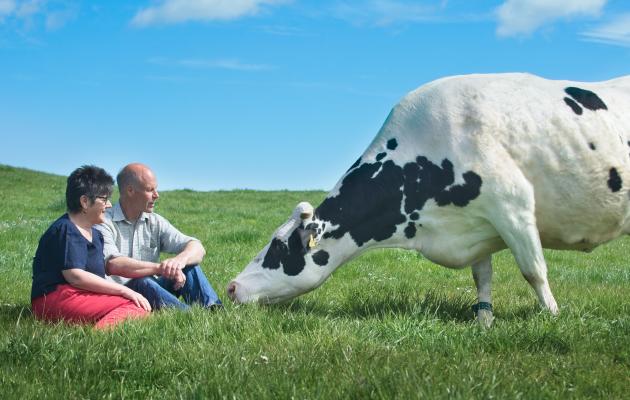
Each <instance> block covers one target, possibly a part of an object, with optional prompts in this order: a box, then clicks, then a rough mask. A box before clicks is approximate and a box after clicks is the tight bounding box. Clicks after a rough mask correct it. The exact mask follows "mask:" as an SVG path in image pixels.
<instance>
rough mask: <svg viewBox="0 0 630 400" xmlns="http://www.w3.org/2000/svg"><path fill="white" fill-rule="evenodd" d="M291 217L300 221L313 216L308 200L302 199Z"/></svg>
mask: <svg viewBox="0 0 630 400" xmlns="http://www.w3.org/2000/svg"><path fill="white" fill-rule="evenodd" d="M293 217H294V218H295V219H296V220H297V219H298V218H299V219H300V220H302V221H304V220H307V219H309V218H312V217H313V206H312V205H311V203H309V202H308V201H303V202H301V203H300V204H298V205H297V206H296V207H295V210H293Z"/></svg>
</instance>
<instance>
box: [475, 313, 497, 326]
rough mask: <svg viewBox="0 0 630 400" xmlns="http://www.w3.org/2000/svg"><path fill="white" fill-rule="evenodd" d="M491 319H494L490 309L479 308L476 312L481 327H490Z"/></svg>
mask: <svg viewBox="0 0 630 400" xmlns="http://www.w3.org/2000/svg"><path fill="white" fill-rule="evenodd" d="M492 321H494V316H493V315H492V311H488V310H479V311H478V312H477V322H478V323H479V326H481V327H482V328H490V327H491V326H492Z"/></svg>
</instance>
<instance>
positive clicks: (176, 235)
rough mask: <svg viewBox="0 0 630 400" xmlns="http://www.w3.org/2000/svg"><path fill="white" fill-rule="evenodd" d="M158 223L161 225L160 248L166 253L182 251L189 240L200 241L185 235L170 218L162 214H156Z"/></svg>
mask: <svg viewBox="0 0 630 400" xmlns="http://www.w3.org/2000/svg"><path fill="white" fill-rule="evenodd" d="M156 218H157V221H156V222H157V223H158V224H159V227H160V250H161V251H163V252H166V253H171V254H179V253H181V252H182V251H183V250H184V248H185V247H186V245H187V244H188V242H190V241H192V240H196V241H199V239H196V238H194V237H192V236H188V235H184V234H183V233H181V232H180V231H179V230H178V229H177V228H175V227H174V226H173V225H172V224H171V223H170V222H168V220H167V219H166V218H164V217H162V216H160V215H156Z"/></svg>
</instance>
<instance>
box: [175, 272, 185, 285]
mask: <svg viewBox="0 0 630 400" xmlns="http://www.w3.org/2000/svg"><path fill="white" fill-rule="evenodd" d="M174 281H175V282H174V283H173V289H174V290H179V289H181V288H183V287H184V284H185V283H186V275H184V273H183V272H182V271H181V270H180V271H179V274H178V275H177V276H176V277H175V279H174Z"/></svg>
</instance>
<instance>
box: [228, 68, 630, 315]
mask: <svg viewBox="0 0 630 400" xmlns="http://www.w3.org/2000/svg"><path fill="white" fill-rule="evenodd" d="M629 189H630V76H625V77H621V78H617V79H613V80H609V81H605V82H598V83H585V82H570V81H560V80H546V79H543V78H540V77H537V76H534V75H531V74H522V73H513V74H488V75H484V74H479V75H465V76H454V77H447V78H443V79H439V80H436V81H433V82H431V83H428V84H426V85H424V86H421V87H420V88H418V89H416V90H415V91H412V92H411V93H409V94H408V95H406V96H405V97H404V98H403V99H402V100H401V101H400V102H399V103H398V104H397V105H396V106H395V107H394V108H393V109H392V110H391V112H390V114H389V116H388V117H387V119H386V120H385V123H384V124H383V126H382V127H381V129H380V131H379V132H378V134H377V136H376V137H375V138H374V140H373V141H372V143H371V144H370V145H369V146H368V148H367V150H366V151H365V152H364V153H363V154H362V155H361V157H359V158H358V159H357V160H356V162H355V163H354V164H352V166H351V167H350V169H348V171H347V172H346V173H345V174H344V175H343V176H342V177H341V179H340V180H339V182H338V183H337V184H336V185H335V187H334V188H333V189H332V191H331V192H330V193H329V194H328V195H327V197H326V198H325V199H324V201H323V202H322V203H321V204H320V205H319V207H317V208H316V209H314V208H313V206H311V205H310V204H308V203H306V202H303V203H300V204H298V206H297V207H296V208H295V210H294V211H293V213H292V215H291V217H290V218H289V219H288V221H287V222H286V223H284V224H283V225H282V226H280V228H278V230H277V231H276V232H275V233H274V235H273V237H272V238H271V241H270V243H269V244H268V245H267V246H265V247H264V249H263V250H262V251H261V252H260V253H259V254H258V255H257V256H256V257H254V259H253V261H251V262H250V263H249V265H247V267H246V268H245V269H244V270H243V271H242V272H241V273H240V274H239V275H238V276H237V277H236V278H235V279H234V280H233V281H231V282H230V283H229V284H228V287H227V294H228V296H229V297H230V298H231V299H232V300H233V301H234V302H237V303H249V302H260V303H276V302H281V301H285V300H288V299H291V298H294V297H296V296H298V295H300V294H303V293H306V292H308V291H310V290H313V289H314V288H317V287H318V286H320V285H321V284H322V283H323V282H324V281H325V280H326V279H327V277H328V276H330V274H331V273H332V272H333V271H335V269H336V268H337V267H339V266H340V265H342V264H343V263H345V262H347V261H348V260H350V259H352V258H353V257H356V256H357V255H359V254H361V253H363V252H364V251H366V250H368V249H372V248H381V247H397V248H403V249H412V250H416V251H418V252H419V253H421V254H422V255H423V256H424V257H426V258H427V259H429V260H431V261H432V262H435V263H437V264H441V265H443V266H446V267H449V268H463V267H466V266H469V265H470V266H472V275H473V279H474V282H475V284H476V287H477V303H476V304H475V305H474V306H473V310H474V311H475V313H476V318H477V320H478V321H479V322H480V323H481V324H482V325H484V326H489V325H490V324H491V322H492V319H493V314H492V300H491V279H492V264H491V256H492V254H493V253H495V252H497V251H499V250H502V249H504V248H509V249H510V250H511V252H512V254H513V255H514V258H515V260H516V263H517V264H518V267H519V269H520V271H521V273H522V275H523V276H524V277H525V279H526V280H527V282H529V284H530V285H531V287H532V288H533V289H534V291H535V292H536V295H537V296H538V300H539V302H540V304H541V306H542V307H543V308H544V309H546V310H548V311H549V312H550V313H551V314H553V315H556V314H557V313H558V305H557V303H556V300H555V299H554V296H553V294H552V292H551V289H550V287H549V282H548V280H547V265H546V263H545V259H544V257H543V251H542V249H543V248H552V249H564V250H580V251H586V252H588V251H591V250H592V249H594V248H595V247H597V246H598V245H600V244H602V243H605V242H608V241H610V240H612V239H614V238H617V237H618V236H620V235H622V234H628V233H630V198H629V195H630V192H629Z"/></svg>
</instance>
